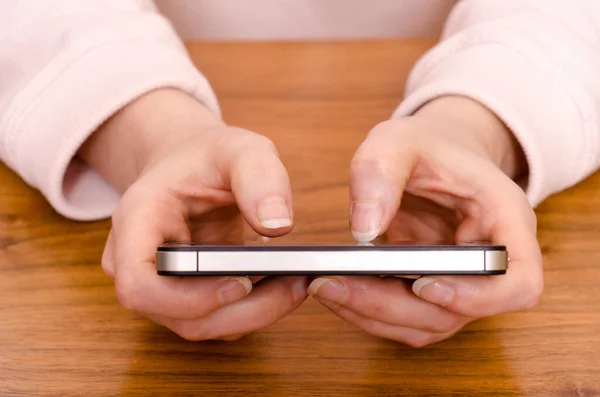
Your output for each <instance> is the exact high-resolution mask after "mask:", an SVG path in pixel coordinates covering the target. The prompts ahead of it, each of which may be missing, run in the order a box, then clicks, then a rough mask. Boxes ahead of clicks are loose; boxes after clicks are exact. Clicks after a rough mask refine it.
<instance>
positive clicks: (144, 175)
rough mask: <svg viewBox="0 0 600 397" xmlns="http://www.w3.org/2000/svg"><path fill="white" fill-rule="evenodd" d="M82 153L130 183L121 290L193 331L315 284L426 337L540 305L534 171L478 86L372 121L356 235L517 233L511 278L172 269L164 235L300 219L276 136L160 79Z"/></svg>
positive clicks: (210, 328) (283, 309) (360, 155)
mask: <svg viewBox="0 0 600 397" xmlns="http://www.w3.org/2000/svg"><path fill="white" fill-rule="evenodd" d="M156 109H161V111H160V112H157V111H156ZM78 154H79V156H80V157H81V158H82V159H83V160H84V161H86V162H88V163H89V164H90V165H91V166H92V167H94V168H95V169H97V170H98V172H100V173H101V174H102V175H103V176H104V177H105V178H106V179H107V180H108V181H109V182H110V183H112V184H113V185H114V186H116V187H117V188H118V189H120V190H121V191H122V192H123V197H122V200H121V202H120V203H119V205H118V207H117V209H116V211H115V212H114V215H113V217H112V229H111V232H110V234H109V237H108V239H107V243H106V247H105V250H104V254H103V258H102V267H103V269H104V271H105V272H106V273H107V274H108V275H109V276H110V277H112V278H113V279H114V282H115V289H116V292H117V296H118V298H119V301H120V303H121V304H122V305H123V306H124V307H125V308H127V309H130V310H133V311H135V312H137V313H140V314H142V315H144V316H146V317H148V318H149V319H151V320H153V321H155V322H157V323H159V324H162V325H164V326H165V327H167V328H169V329H171V330H172V331H174V332H176V333H177V334H179V335H180V336H182V337H183V338H185V339H189V340H207V339H225V340H232V339H237V338H239V337H241V336H243V335H245V334H248V333H251V332H254V331H256V330H259V329H261V328H264V327H267V326H269V325H271V324H273V323H275V322H276V321H278V320H279V319H281V318H282V317H284V316H286V315H287V314H289V313H291V312H292V311H293V310H295V309H296V308H297V307H298V306H299V305H301V304H302V302H303V301H304V300H305V299H306V298H307V296H308V295H309V294H310V295H312V296H313V298H314V299H316V300H317V301H319V302H320V303H321V304H323V305H324V306H326V307H327V308H328V309H329V310H331V311H332V312H333V313H335V314H336V315H338V316H340V317H341V318H343V319H345V320H346V321H349V322H350V323H352V324H354V325H355V326H357V327H359V328H361V329H363V330H364V331H366V332H368V333H371V334H373V335H377V336H380V337H383V338H387V339H392V340H396V341H398V342H402V343H405V344H408V345H411V346H417V347H418V346H425V345H427V344H430V343H434V342H437V341H440V340H443V339H446V338H448V337H450V336H452V335H453V334H454V333H456V332H457V331H458V330H460V329H461V328H462V327H463V326H464V325H465V324H467V323H469V322H470V321H473V320H474V319H477V318H480V317H485V316H491V315H495V314H499V313H503V312H509V311H517V310H524V309H527V308H530V307H532V306H533V305H535V304H536V303H537V301H538V299H539V297H540V295H541V293H542V290H543V277H542V261H541V253H540V249H539V246H538V244H537V240H536V221H535V215H534V212H533V210H532V209H531V207H530V206H529V204H528V202H527V200H526V197H525V195H524V193H523V190H522V189H521V188H520V187H519V186H518V185H517V183H515V181H520V180H521V179H523V177H524V176H525V175H526V174H527V169H526V162H525V158H524V155H523V153H522V152H521V150H520V148H519V146H518V144H517V143H516V141H515V139H514V138H513V136H512V134H511V133H510V131H509V130H508V129H507V128H506V126H504V125H503V124H502V123H501V122H500V120H498V119H497V118H496V117H495V116H494V115H493V113H491V112H490V111H489V110H487V109H486V108H485V107H483V106H481V105H480V104H478V103H477V102H475V101H472V100H470V99H467V98H462V97H442V98H439V99H436V100H434V101H432V102H430V103H428V104H427V105H425V106H424V107H422V108H421V109H420V110H419V111H418V112H417V113H416V114H415V115H414V116H411V117H408V118H405V119H401V120H393V121H386V122H383V123H381V124H379V125H377V126H376V127H375V128H373V130H372V131H371V132H370V133H369V134H368V136H367V138H366V139H365V141H364V142H363V143H362V145H361V146H360V147H359V148H358V149H357V152H356V154H355V157H354V159H353V161H352V163H351V164H350V167H349V168H350V175H351V183H350V224H351V228H352V232H353V234H354V236H355V238H356V239H357V240H358V241H371V240H373V239H375V238H382V237H383V238H388V239H391V240H393V239H419V240H440V239H454V240H456V241H458V242H460V241H469V240H490V241H492V242H494V243H497V244H504V245H506V246H507V247H508V250H509V254H510V258H511V263H510V271H509V272H508V273H507V274H506V275H505V276H501V277H479V276H477V277H456V276H455V277H423V278H420V279H416V280H415V279H409V278H393V277H385V278H381V277H321V278H316V279H314V280H309V279H308V278H306V277H275V278H271V277H270V278H266V279H260V278H254V279H247V278H240V277H238V278H210V279H208V278H207V279H205V278H202V279H193V278H190V279H186V278H170V277H159V276H157V275H156V273H155V270H154V269H155V266H154V255H155V249H156V246H157V245H160V244H162V243H163V242H166V241H173V240H178V241H189V240H193V241H223V240H228V241H232V242H236V241H238V242H239V241H241V238H242V226H243V223H244V222H247V223H248V224H249V225H250V227H252V228H253V229H254V230H255V231H256V232H257V233H259V234H261V235H264V236H268V237H275V236H280V235H283V234H286V233H289V232H290V231H291V229H292V227H293V219H294V218H293V210H292V198H291V189H290V182H289V178H288V175H287V173H286V170H285V168H284V166H283V165H282V163H281V161H280V160H279V158H278V155H277V151H276V149H275V148H274V146H273V144H272V143H271V142H270V141H269V140H268V139H266V138H265V137H263V136H261V135H258V134H256V133H253V132H251V131H246V130H243V129H240V128H235V127H230V126H227V125H226V124H225V123H223V122H222V121H221V120H220V119H219V118H218V117H216V116H215V115H214V114H212V113H211V112H209V111H208V110H207V109H206V108H204V107H203V106H202V105H201V104H200V103H198V102H197V101H196V100H194V99H193V98H190V97H189V96H187V95H186V94H184V93H182V92H179V91H175V90H170V89H160V90H156V91H153V92H151V93H148V94H146V95H144V96H142V97H140V98H139V99H137V100H135V101H134V102H132V103H131V104H129V105H127V106H126V107H124V108H123V109H122V110H121V111H120V112H119V113H117V114H116V115H115V116H114V117H112V118H111V119H110V120H108V121H107V122H106V123H105V124H104V125H103V126H102V127H101V128H99V129H98V131H96V133H94V134H93V135H92V137H91V138H90V139H89V140H88V141H87V142H86V143H85V144H84V145H83V146H82V148H81V150H80V151H79V153H78ZM523 183H525V182H523Z"/></svg>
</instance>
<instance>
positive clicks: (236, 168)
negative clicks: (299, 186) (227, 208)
mask: <svg viewBox="0 0 600 397" xmlns="http://www.w3.org/2000/svg"><path fill="white" fill-rule="evenodd" d="M228 148H229V149H227V150H226V152H225V155H224V156H223V158H221V159H220V162H221V164H222V165H221V167H220V168H221V169H222V170H224V173H225V174H226V175H228V176H229V178H230V184H231V189H232V191H233V193H234V195H235V198H236V201H237V204H238V206H239V207H240V209H241V211H242V213H243V214H244V216H245V218H246V220H247V221H248V223H249V225H250V226H251V227H252V228H253V229H254V230H255V231H256V232H257V233H259V234H261V235H265V236H278V235H282V234H284V233H287V232H289V231H290V230H291V227H292V225H293V211H292V194H291V188H290V180H289V177H288V174H287V171H286V169H285V167H284V166H283V164H282V163H281V161H280V159H279V157H278V154H277V151H276V149H275V147H274V146H273V144H272V143H271V142H270V141H269V140H268V139H267V138H264V137H262V136H258V135H254V134H253V135H248V136H247V137H244V138H243V141H242V142H241V143H239V144H238V145H235V146H234V145H229V146H228Z"/></svg>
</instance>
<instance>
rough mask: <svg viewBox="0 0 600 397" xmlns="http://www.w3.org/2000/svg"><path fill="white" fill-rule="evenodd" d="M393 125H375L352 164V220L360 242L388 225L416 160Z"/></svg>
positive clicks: (353, 230) (375, 235) (354, 234)
mask: <svg viewBox="0 0 600 397" xmlns="http://www.w3.org/2000/svg"><path fill="white" fill-rule="evenodd" d="M390 128H391V126H389V125H388V124H386V123H382V124H380V125H378V126H377V127H375V128H374V129H373V130H372V131H371V132H370V133H369V135H368V136H367V138H366V139H365V141H364V142H363V143H362V144H361V145H360V147H359V148H358V150H357V151H356V154H355V155H354V157H353V159H352V162H351V165H350V224H351V228H352V234H353V236H354V238H355V239H356V240H357V241H359V242H369V241H372V240H373V239H375V238H376V237H377V236H379V235H380V234H381V233H382V232H383V231H385V230H386V229H387V227H388V225H389V223H390V222H391V220H392V219H393V218H394V216H395V214H396V211H397V210H398V207H399V206H400V200H401V196H402V192H403V190H404V186H405V185H406V182H407V181H408V179H409V178H410V175H411V173H412V171H413V169H414V167H415V164H416V161H417V158H416V155H415V151H414V150H411V149H410V146H407V145H406V144H404V145H403V144H401V143H400V140H399V139H398V138H397V137H396V136H395V135H394V134H392V133H391V131H390ZM396 135H397V133H396Z"/></svg>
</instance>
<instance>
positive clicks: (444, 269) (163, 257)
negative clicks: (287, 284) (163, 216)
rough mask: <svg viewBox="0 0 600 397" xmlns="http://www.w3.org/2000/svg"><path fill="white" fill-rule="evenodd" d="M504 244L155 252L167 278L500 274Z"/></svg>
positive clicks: (255, 246)
mask: <svg viewBox="0 0 600 397" xmlns="http://www.w3.org/2000/svg"><path fill="white" fill-rule="evenodd" d="M508 262H509V259H508V254H507V250H506V247H505V246H502V245H493V244H489V243H481V242H479V243H478V242H473V243H463V244H453V243H443V242H439V243H422V242H414V241H412V242H411V241H408V242H406V241H405V242H395V243H389V242H386V243H369V244H335V245H330V244H279V243H277V242H271V243H261V242H258V243H257V242H251V243H244V244H239V245H236V244H202V243H186V242H184V243H167V244H164V245H161V246H159V247H158V248H157V251H156V268H157V272H158V274H159V275H165V276H252V275H261V276H272V275H381V276H384V275H396V276H402V275H410V276H420V275H436V274H438V275H501V274H505V273H506V271H507V268H508Z"/></svg>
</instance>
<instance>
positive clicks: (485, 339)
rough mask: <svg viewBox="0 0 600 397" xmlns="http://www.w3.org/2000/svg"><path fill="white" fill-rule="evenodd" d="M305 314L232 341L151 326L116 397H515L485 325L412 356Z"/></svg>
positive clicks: (325, 316) (312, 308)
mask: <svg viewBox="0 0 600 397" xmlns="http://www.w3.org/2000/svg"><path fill="white" fill-rule="evenodd" d="M307 306H309V307H307V308H301V309H300V310H299V311H298V313H297V314H295V315H293V316H291V317H290V318H288V319H284V320H283V321H282V322H281V323H280V324H277V325H275V326H273V327H271V328H269V329H267V330H265V331H263V332H260V333H256V334H253V335H250V336H248V337H246V338H244V339H241V340H238V341H236V342H209V343H206V342H205V343H192V342H186V341H184V340H182V339H180V338H179V337H178V336H176V335H174V334H172V333H170V332H169V331H167V330H164V329H162V328H159V327H158V326H155V325H153V324H148V326H147V328H146V329H145V330H144V331H143V332H142V333H141V334H140V335H139V344H138V346H137V350H136V352H135V354H134V359H133V361H132V362H131V367H130V370H129V373H128V375H127V376H126V380H125V383H124V384H123V395H177V396H187V395H202V396H212V395H228V396H338V395H339V396H396V395H402V396H417V395H418V396H423V395H426V396H442V395H469V396H471V395H486V396H500V395H502V396H507V395H521V394H520V393H519V387H518V385H517V384H516V380H514V379H512V377H511V376H510V374H509V373H507V371H506V367H505V364H506V363H505V360H504V356H503V351H502V347H501V344H500V341H499V340H497V339H496V334H495V331H494V330H493V326H492V325H491V323H484V324H483V325H484V326H483V327H481V323H479V324H476V325H474V326H470V327H468V328H466V329H465V330H464V331H463V332H461V333H459V334H458V335H456V336H455V337H454V338H452V339H451V340H449V341H446V342H442V343H438V344H436V345H432V346H429V347H426V348H422V349H414V348H410V347H406V346H403V345H400V344H397V343H393V342H388V341H384V340H381V339H378V338H374V337H371V336H369V335H366V334H364V333H362V332H361V331H359V330H357V329H355V328H353V327H352V326H349V325H347V324H345V323H343V322H342V321H341V320H339V319H337V318H335V317H334V316H332V315H330V314H329V313H328V312H321V311H322V309H320V308H318V307H316V305H307ZM316 311H318V314H315V312H316ZM315 318H318V319H321V320H322V321H315ZM309 319H311V321H306V320H309ZM484 321H486V322H487V321H488V320H484ZM489 321H491V320H489ZM319 322H320V323H322V326H319Z"/></svg>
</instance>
